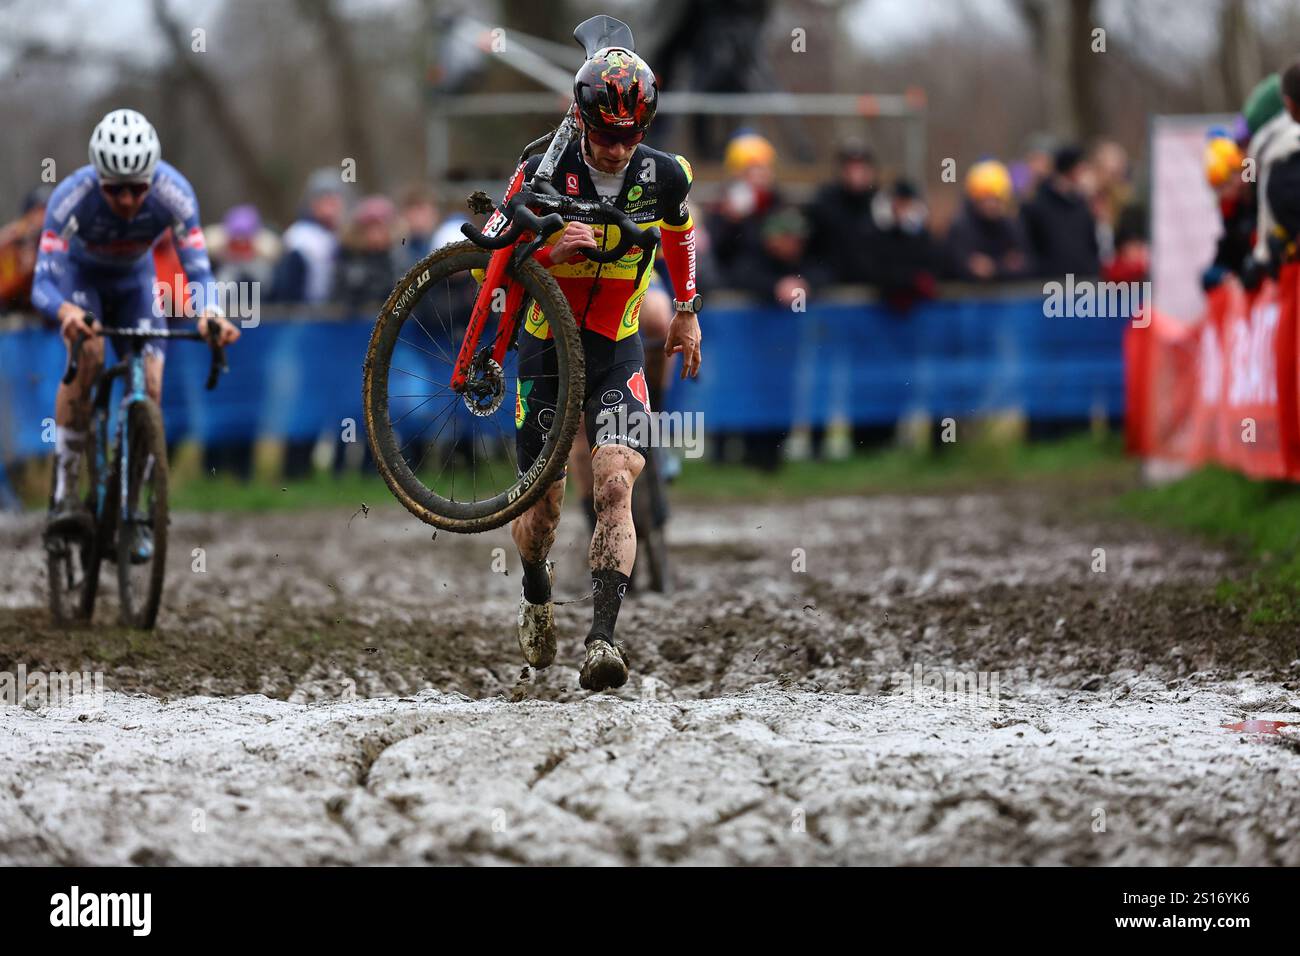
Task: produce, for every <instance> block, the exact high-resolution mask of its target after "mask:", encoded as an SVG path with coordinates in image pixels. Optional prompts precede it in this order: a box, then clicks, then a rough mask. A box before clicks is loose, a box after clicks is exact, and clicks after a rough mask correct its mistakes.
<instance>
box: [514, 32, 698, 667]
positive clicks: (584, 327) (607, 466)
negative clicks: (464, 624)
mask: <svg viewBox="0 0 1300 956" xmlns="http://www.w3.org/2000/svg"><path fill="white" fill-rule="evenodd" d="M573 96H574V101H575V108H576V111H577V116H578V121H579V126H580V129H581V131H582V135H581V136H579V137H577V138H576V139H575V140H574V141H573V142H572V143H570V145H569V146H568V148H567V149H566V150H565V151H564V153H563V154H562V155H561V157H560V159H559V162H558V163H557V165H556V168H555V173H554V175H553V176H552V178H551V185H553V186H554V187H555V188H556V190H557V191H560V192H561V193H562V194H563V195H568V196H574V197H578V198H581V199H589V200H595V199H599V200H601V201H604V202H608V203H613V204H615V206H616V207H617V208H618V209H621V210H623V211H624V212H625V213H627V215H628V216H629V217H630V218H632V219H633V220H634V221H635V222H636V223H637V224H638V225H639V226H642V227H643V228H644V227H646V226H649V225H657V226H659V227H660V229H661V231H662V237H663V238H662V245H663V250H664V258H665V262H666V264H667V266H668V271H669V275H670V277H671V279H672V285H673V291H674V296H675V299H674V311H675V314H674V315H673V318H672V320H671V322H670V323H669V326H668V330H667V335H666V337H665V341H664V353H665V355H666V356H672V355H675V354H677V353H679V352H680V353H681V354H682V356H683V366H682V377H683V378H684V377H686V376H687V375H690V376H692V377H694V376H696V375H697V374H698V373H699V368H700V327H699V322H698V320H697V318H696V313H697V312H698V311H699V309H700V305H701V301H702V300H701V297H700V296H699V295H698V293H697V290H696V287H695V233H694V226H693V223H692V221H691V214H690V210H689V209H688V207H687V202H686V198H687V193H688V192H689V191H690V186H691V178H692V173H691V167H690V164H689V163H688V162H687V161H686V160H685V159H683V158H681V157H680V156H675V155H672V154H669V153H664V152H660V151H659V150H655V149H651V148H649V147H647V146H645V145H644V144H642V142H641V141H642V139H643V138H644V136H645V132H646V129H647V128H648V127H649V125H650V123H651V121H652V120H653V119H654V115H655V109H656V107H657V105H658V97H659V93H658V88H657V86H656V83H655V78H654V74H653V73H652V72H651V70H650V67H649V66H648V65H646V63H645V61H644V60H642V59H641V58H640V57H639V56H637V55H636V54H635V53H634V52H632V51H631V50H628V49H625V48H622V47H607V48H605V49H602V50H599V51H597V52H596V53H595V54H594V55H592V56H591V57H590V58H589V59H588V60H587V62H586V63H584V64H583V66H582V68H581V69H580V70H579V71H578V73H577V75H576V77H575V78H574V88H573ZM541 160H542V157H541V156H534V157H533V158H532V159H531V160H529V162H528V165H527V168H526V170H525V176H526V177H531V176H532V175H533V174H534V173H535V172H536V170H537V168H538V166H539V165H540V164H541ZM603 239H604V236H603V235H602V234H601V233H599V232H598V231H597V230H596V229H593V227H592V226H591V225H590V224H588V223H583V222H576V221H571V222H567V223H566V224H565V228H564V230H563V231H562V232H560V233H558V234H557V235H556V236H555V237H554V241H552V242H551V243H550V244H549V245H546V246H543V247H542V248H541V249H539V250H538V252H537V253H536V258H537V260H538V261H539V262H540V263H541V264H542V265H543V266H544V267H546V268H547V269H549V270H550V272H551V274H552V275H553V276H554V277H555V279H556V281H557V282H558V284H559V286H560V289H561V290H562V291H563V293H564V295H565V298H566V299H567V300H568V302H569V304H570V306H571V307H572V309H573V314H574V316H575V318H576V319H577V324H578V328H579V329H580V330H581V339H582V347H583V353H584V356H585V370H586V389H585V395H584V401H583V411H584V414H583V419H584V422H585V432H586V438H587V442H588V445H589V447H590V448H591V449H592V453H591V467H592V477H593V492H594V505H595V512H596V527H595V531H594V533H593V535H592V540H591V549H590V552H589V556H590V561H591V578H592V590H593V603H594V607H593V611H592V624H591V629H590V631H589V633H588V634H587V638H586V659H585V661H584V663H583V665H582V668H581V671H580V673H579V682H580V684H581V685H582V687H584V688H586V689H588V690H604V689H606V688H611V687H620V686H622V685H623V684H624V683H626V682H627V676H628V665H627V656H626V654H625V653H624V650H623V647H622V644H621V642H616V641H615V638H614V628H615V624H616V621H617V619H618V613H619V607H620V605H621V603H622V600H623V595H624V594H625V592H626V590H627V586H628V582H629V580H630V576H631V573H632V566H633V563H634V561H635V558H636V530H635V527H634V525H633V521H632V508H631V502H632V486H633V483H634V482H635V481H636V479H637V476H638V475H639V474H640V473H641V470H642V468H643V467H644V464H645V460H646V456H647V454H648V449H647V448H646V447H645V445H644V442H643V441H642V439H641V435H643V434H644V433H645V429H644V427H642V428H641V429H638V428H637V427H636V426H635V424H633V425H632V427H627V428H624V427H623V426H624V425H625V424H627V423H636V422H637V421H638V420H644V416H646V415H647V414H648V413H649V412H650V407H649V396H648V389H647V385H646V376H645V354H644V350H643V348H642V344H641V338H640V336H639V335H638V334H637V331H638V317H639V313H640V309H641V304H642V302H643V300H644V298H645V295H646V291H647V288H648V286H649V283H650V272H651V271H652V270H650V269H648V268H647V269H642V270H640V271H638V268H637V266H638V264H639V260H640V257H641V256H642V255H645V254H647V253H645V252H643V251H642V250H634V251H633V252H631V253H629V255H627V256H625V257H624V258H623V259H622V260H619V261H618V262H616V263H613V264H612V265H610V266H605V265H600V264H598V263H595V262H592V261H590V260H587V259H585V258H584V257H583V254H582V253H583V250H587V249H591V250H595V249H599V248H601V242H602V240H603ZM650 254H653V253H650ZM638 276H639V277H640V281H639V282H638ZM549 337H550V331H549V329H548V328H547V323H546V321H545V317H544V316H542V315H541V314H540V313H537V312H533V313H530V314H529V315H527V317H526V321H525V323H524V326H523V328H522V330H521V332H520V335H519V378H518V389H519V397H518V401H517V404H516V415H515V425H516V429H517V431H516V436H515V449H516V459H517V464H518V467H519V471H520V474H521V475H523V474H525V473H527V471H528V469H529V468H530V467H531V466H532V465H533V462H534V461H535V459H536V458H537V455H538V454H539V452H540V450H541V436H544V435H545V434H546V422H545V421H544V416H545V415H547V414H548V412H549V413H550V414H554V408H555V404H556V400H557V393H556V389H557V375H556V369H555V367H554V364H555V351H554V349H553V348H549V347H548V346H547V339H548V338H549ZM611 432H612V433H611ZM638 432H640V434H638ZM651 434H653V432H651ZM563 499H564V475H561V476H560V478H559V479H558V480H557V481H555V482H554V483H553V484H552V485H551V487H549V488H548V489H547V490H546V492H545V493H544V494H543V495H542V497H541V499H539V500H538V501H537V503H536V504H534V505H533V506H532V507H531V508H530V509H529V510H528V511H526V512H524V514H522V515H521V516H520V517H518V518H516V519H515V520H514V522H513V523H512V525H511V534H512V536H513V538H514V541H515V545H516V547H517V548H518V549H519V557H520V560H521V562H522V564H523V596H522V599H521V601H520V604H519V617H518V627H519V646H520V648H521V650H522V651H523V654H524V658H525V660H527V662H528V663H529V664H531V665H532V666H533V667H536V668H544V667H547V666H549V665H550V664H551V663H552V662H553V661H554V659H555V653H556V629H555V612H554V605H553V603H552V600H551V585H552V583H553V578H554V565H553V563H552V562H550V561H548V560H547V554H548V552H549V551H550V548H551V546H552V544H553V543H554V541H555V532H556V528H557V526H558V524H559V520H560V506H561V503H562V502H563Z"/></svg>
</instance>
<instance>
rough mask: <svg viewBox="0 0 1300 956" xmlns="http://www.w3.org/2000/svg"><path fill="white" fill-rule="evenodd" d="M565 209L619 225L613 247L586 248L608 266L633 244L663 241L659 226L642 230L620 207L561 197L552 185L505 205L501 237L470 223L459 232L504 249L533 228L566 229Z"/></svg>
mask: <svg viewBox="0 0 1300 956" xmlns="http://www.w3.org/2000/svg"><path fill="white" fill-rule="evenodd" d="M544 188H545V187H543V189H544ZM534 206H535V207H537V208H539V209H541V210H542V211H543V212H545V213H546V215H543V216H538V215H537V213H535V212H533V210H532V209H531V208H530V207H534ZM565 212H578V213H583V214H586V215H590V216H591V217H592V218H593V219H594V220H595V222H597V223H601V222H605V223H608V224H610V225H615V226H618V228H619V234H620V235H619V241H618V244H617V245H616V246H614V247H613V248H612V249H605V250H598V249H585V250H583V252H582V254H583V255H584V256H586V257H587V258H588V259H590V260H591V261H592V262H599V263H602V264H606V265H608V264H609V263H611V262H617V261H618V260H619V259H622V258H623V257H624V256H625V255H627V253H628V250H629V249H631V248H632V247H633V246H640V247H642V248H656V247H658V245H659V243H660V240H661V236H660V232H659V227H658V226H651V227H650V228H649V229H642V228H641V227H640V226H638V225H637V224H636V223H634V222H633V221H632V219H631V217H629V216H628V214H627V213H625V212H624V211H623V210H621V209H618V208H615V207H614V206H612V205H609V204H608V203H603V202H593V201H591V200H581V199H571V198H569V197H568V196H561V195H558V194H557V193H556V192H555V190H554V188H553V187H552V188H551V189H549V190H546V191H545V192H542V191H540V190H538V191H534V190H532V189H523V190H520V191H519V192H518V193H517V194H516V195H515V196H513V197H512V198H511V199H510V201H509V202H508V203H506V207H505V213H506V215H507V216H508V217H509V220H510V225H509V226H507V227H506V229H505V231H504V232H502V233H501V234H500V235H498V236H494V237H489V236H486V235H484V234H483V233H482V232H480V231H479V230H478V229H475V228H474V226H472V225H471V224H470V223H465V224H464V225H462V226H461V227H460V231H461V232H462V233H463V234H464V235H465V237H466V238H467V239H469V240H470V242H472V243H474V244H475V245H476V246H479V247H480V248H483V249H491V250H497V249H504V248H506V246H510V245H513V244H514V243H515V242H516V241H518V239H519V237H520V235H522V234H523V233H524V232H525V231H531V232H534V233H536V234H537V235H539V236H543V237H545V236H549V235H551V234H552V233H554V232H558V231H559V230H561V229H563V228H564V216H563V213H565Z"/></svg>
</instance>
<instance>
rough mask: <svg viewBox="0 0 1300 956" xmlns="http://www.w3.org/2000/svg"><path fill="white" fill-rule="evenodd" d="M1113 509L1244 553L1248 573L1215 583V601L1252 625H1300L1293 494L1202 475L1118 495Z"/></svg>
mask: <svg viewBox="0 0 1300 956" xmlns="http://www.w3.org/2000/svg"><path fill="white" fill-rule="evenodd" d="M1117 506H1118V509H1119V510H1120V511H1121V512H1122V513H1125V514H1128V515H1131V516H1133V517H1137V518H1140V519H1142V520H1145V521H1150V522H1153V523H1155V524H1159V525H1163V526H1165V527H1170V528H1176V529H1179V530H1183V531H1193V532H1196V533H1199V534H1202V535H1205V536H1206V537H1208V538H1210V539H1211V540H1214V541H1216V542H1218V543H1220V544H1224V545H1228V546H1231V547H1236V548H1240V549H1243V550H1244V551H1245V552H1246V553H1247V554H1249V555H1250V556H1251V558H1252V559H1253V564H1254V568H1253V570H1252V571H1251V573H1250V576H1249V577H1248V578H1247V579H1246V580H1244V581H1228V580H1225V581H1223V582H1221V583H1220V584H1219V586H1218V589H1217V594H1218V597H1219V598H1220V599H1221V600H1223V601H1226V602H1230V603H1232V604H1236V605H1238V606H1240V607H1243V608H1245V610H1246V612H1247V620H1248V621H1249V622H1250V623H1252V624H1259V625H1273V624H1296V623H1300V600H1298V599H1300V486H1297V485H1295V484H1292V483H1289V482H1281V481H1257V480H1254V479H1251V478H1247V477H1246V476H1244V475H1240V474H1237V473H1236V472H1232V471H1227V470H1225V469H1222V468H1216V467H1209V468H1203V469H1201V470H1200V471H1197V472H1195V473H1193V474H1191V475H1188V476H1187V477H1186V478H1183V479H1181V480H1179V481H1176V482H1173V483H1171V484H1168V485H1164V486H1162V487H1158V488H1142V489H1139V490H1136V491H1131V492H1128V493H1127V494H1125V495H1122V496H1121V497H1120V499H1119V500H1118V502H1117Z"/></svg>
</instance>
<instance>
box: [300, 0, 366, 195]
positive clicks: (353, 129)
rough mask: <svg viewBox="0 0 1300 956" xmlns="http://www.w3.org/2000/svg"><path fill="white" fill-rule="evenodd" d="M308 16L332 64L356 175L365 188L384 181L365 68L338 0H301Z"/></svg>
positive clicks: (303, 12)
mask: <svg viewBox="0 0 1300 956" xmlns="http://www.w3.org/2000/svg"><path fill="white" fill-rule="evenodd" d="M298 9H299V10H301V11H302V15H303V17H304V18H305V19H308V20H310V21H312V22H314V23H315V24H316V28H317V29H318V30H319V31H320V35H321V39H322V40H323V41H324V43H325V62H326V63H327V64H329V65H330V67H331V71H330V72H331V74H332V76H333V79H334V96H335V100H336V104H337V107H338V110H337V112H338V117H339V122H340V123H341V124H342V128H343V142H344V143H345V144H346V148H347V149H348V151H349V152H350V154H351V158H353V159H355V160H356V161H357V179H358V181H359V182H360V183H361V185H362V187H363V188H364V189H366V190H374V189H377V188H379V184H381V183H383V182H384V181H385V178H384V171H383V168H382V167H381V162H382V160H381V159H380V154H379V152H378V151H376V150H375V149H374V146H373V140H372V139H371V138H370V134H369V130H368V125H369V124H368V123H367V122H366V112H367V109H368V106H369V104H368V103H367V97H366V86H365V82H364V77H363V75H362V70H361V67H360V65H359V64H358V62H357V57H356V53H355V52H354V51H353V49H352V44H351V42H350V41H349V39H348V29H349V28H348V24H347V22H346V21H345V20H344V17H343V15H342V14H341V13H340V12H339V10H338V7H337V5H336V3H335V0H298Z"/></svg>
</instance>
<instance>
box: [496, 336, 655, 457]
mask: <svg viewBox="0 0 1300 956" xmlns="http://www.w3.org/2000/svg"><path fill="white" fill-rule="evenodd" d="M579 334H580V335H581V337H582V348H583V352H584V353H585V363H586V372H587V381H586V388H585V389H584V392H583V396H582V410H583V419H584V422H583V424H584V425H585V426H586V431H587V442H588V444H589V445H590V446H591V449H592V451H593V453H594V452H595V449H596V448H598V447H599V446H600V445H626V446H627V447H629V448H635V449H636V450H637V451H639V452H640V453H641V456H642V457H643V458H644V457H646V456H648V455H649V450H648V448H647V447H646V442H645V439H646V437H647V436H648V435H649V434H650V432H649V430H648V424H649V421H648V416H649V413H650V394H649V390H648V387H647V385H646V377H645V350H644V349H643V348H642V347H641V337H640V336H639V335H630V336H628V337H627V338H622V339H618V340H614V339H611V338H608V337H607V336H604V335H601V334H600V333H599V332H594V331H589V330H584V331H582V332H580V333H579ZM557 365H558V363H557V362H556V357H555V340H554V339H539V338H537V337H536V336H532V335H520V336H519V378H518V384H517V386H516V392H517V393H516V396H515V461H516V464H517V465H518V467H519V474H520V476H521V477H522V476H523V475H524V473H526V472H527V471H528V469H529V468H531V467H532V465H533V462H534V461H536V460H537V456H538V455H539V454H541V451H542V445H543V444H545V441H546V433H547V431H548V430H549V429H550V427H551V425H552V423H553V422H554V420H555V406H556V399H557V395H558V391H559V374H558V370H557ZM567 471H568V470H567V469H566V470H565V471H564V472H562V473H561V474H560V478H561V479H563V478H564V476H565V475H566V474H567Z"/></svg>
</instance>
